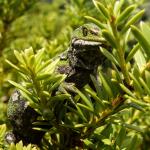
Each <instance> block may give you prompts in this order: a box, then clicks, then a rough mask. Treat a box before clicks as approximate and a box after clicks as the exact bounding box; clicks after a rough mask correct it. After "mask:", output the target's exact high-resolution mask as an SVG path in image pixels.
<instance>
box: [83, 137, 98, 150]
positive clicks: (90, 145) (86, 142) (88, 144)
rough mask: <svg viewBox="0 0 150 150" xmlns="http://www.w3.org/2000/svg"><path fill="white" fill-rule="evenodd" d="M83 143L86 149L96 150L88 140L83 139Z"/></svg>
mask: <svg viewBox="0 0 150 150" xmlns="http://www.w3.org/2000/svg"><path fill="white" fill-rule="evenodd" d="M83 143H84V144H85V145H86V146H87V148H88V149H93V150H94V149H96V148H95V144H93V143H92V142H91V141H90V140H88V139H84V140H83Z"/></svg>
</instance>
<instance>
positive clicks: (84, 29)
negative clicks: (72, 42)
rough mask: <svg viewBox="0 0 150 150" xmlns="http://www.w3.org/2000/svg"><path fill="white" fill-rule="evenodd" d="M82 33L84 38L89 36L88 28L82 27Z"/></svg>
mask: <svg viewBox="0 0 150 150" xmlns="http://www.w3.org/2000/svg"><path fill="white" fill-rule="evenodd" d="M82 33H83V36H87V35H88V29H87V28H86V27H82Z"/></svg>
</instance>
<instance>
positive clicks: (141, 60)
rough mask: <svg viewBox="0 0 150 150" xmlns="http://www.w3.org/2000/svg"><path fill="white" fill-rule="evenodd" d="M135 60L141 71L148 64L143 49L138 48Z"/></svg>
mask: <svg viewBox="0 0 150 150" xmlns="http://www.w3.org/2000/svg"><path fill="white" fill-rule="evenodd" d="M134 60H135V62H136V64H137V66H138V68H139V70H140V71H141V70H142V68H143V67H144V66H145V65H146V59H145V57H144V54H143V52H142V51H141V50H138V51H137V52H136V53H135V55H134Z"/></svg>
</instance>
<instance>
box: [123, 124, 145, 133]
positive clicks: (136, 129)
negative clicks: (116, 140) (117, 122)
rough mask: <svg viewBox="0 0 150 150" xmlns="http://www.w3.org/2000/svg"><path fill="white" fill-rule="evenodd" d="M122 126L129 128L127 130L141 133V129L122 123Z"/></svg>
mask: <svg viewBox="0 0 150 150" xmlns="http://www.w3.org/2000/svg"><path fill="white" fill-rule="evenodd" d="M123 126H124V127H126V128H129V129H132V130H135V131H138V132H141V133H143V129H141V128H139V127H138V126H135V125H131V124H127V123H123Z"/></svg>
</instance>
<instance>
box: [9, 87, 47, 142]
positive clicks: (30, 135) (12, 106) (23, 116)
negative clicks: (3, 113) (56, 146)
mask: <svg viewBox="0 0 150 150" xmlns="http://www.w3.org/2000/svg"><path fill="white" fill-rule="evenodd" d="M7 116H8V119H9V121H10V123H11V125H12V128H13V130H12V132H11V134H10V133H9V132H8V135H9V136H7V135H6V141H7V137H9V138H10V136H11V135H12V136H14V137H13V138H12V139H14V141H12V142H14V143H16V142H19V141H20V140H22V141H23V143H24V144H28V143H33V144H39V142H40V140H41V138H42V136H43V135H44V132H41V131H37V130H33V129H32V123H33V122H34V121H36V119H37V117H38V113H37V112H35V111H34V109H32V108H31V107H30V106H29V105H28V103H27V102H26V100H25V99H24V98H23V96H22V95H21V93H20V91H19V90H16V91H15V92H14V93H13V94H12V96H11V97H10V99H9V102H8V109H7Z"/></svg>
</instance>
